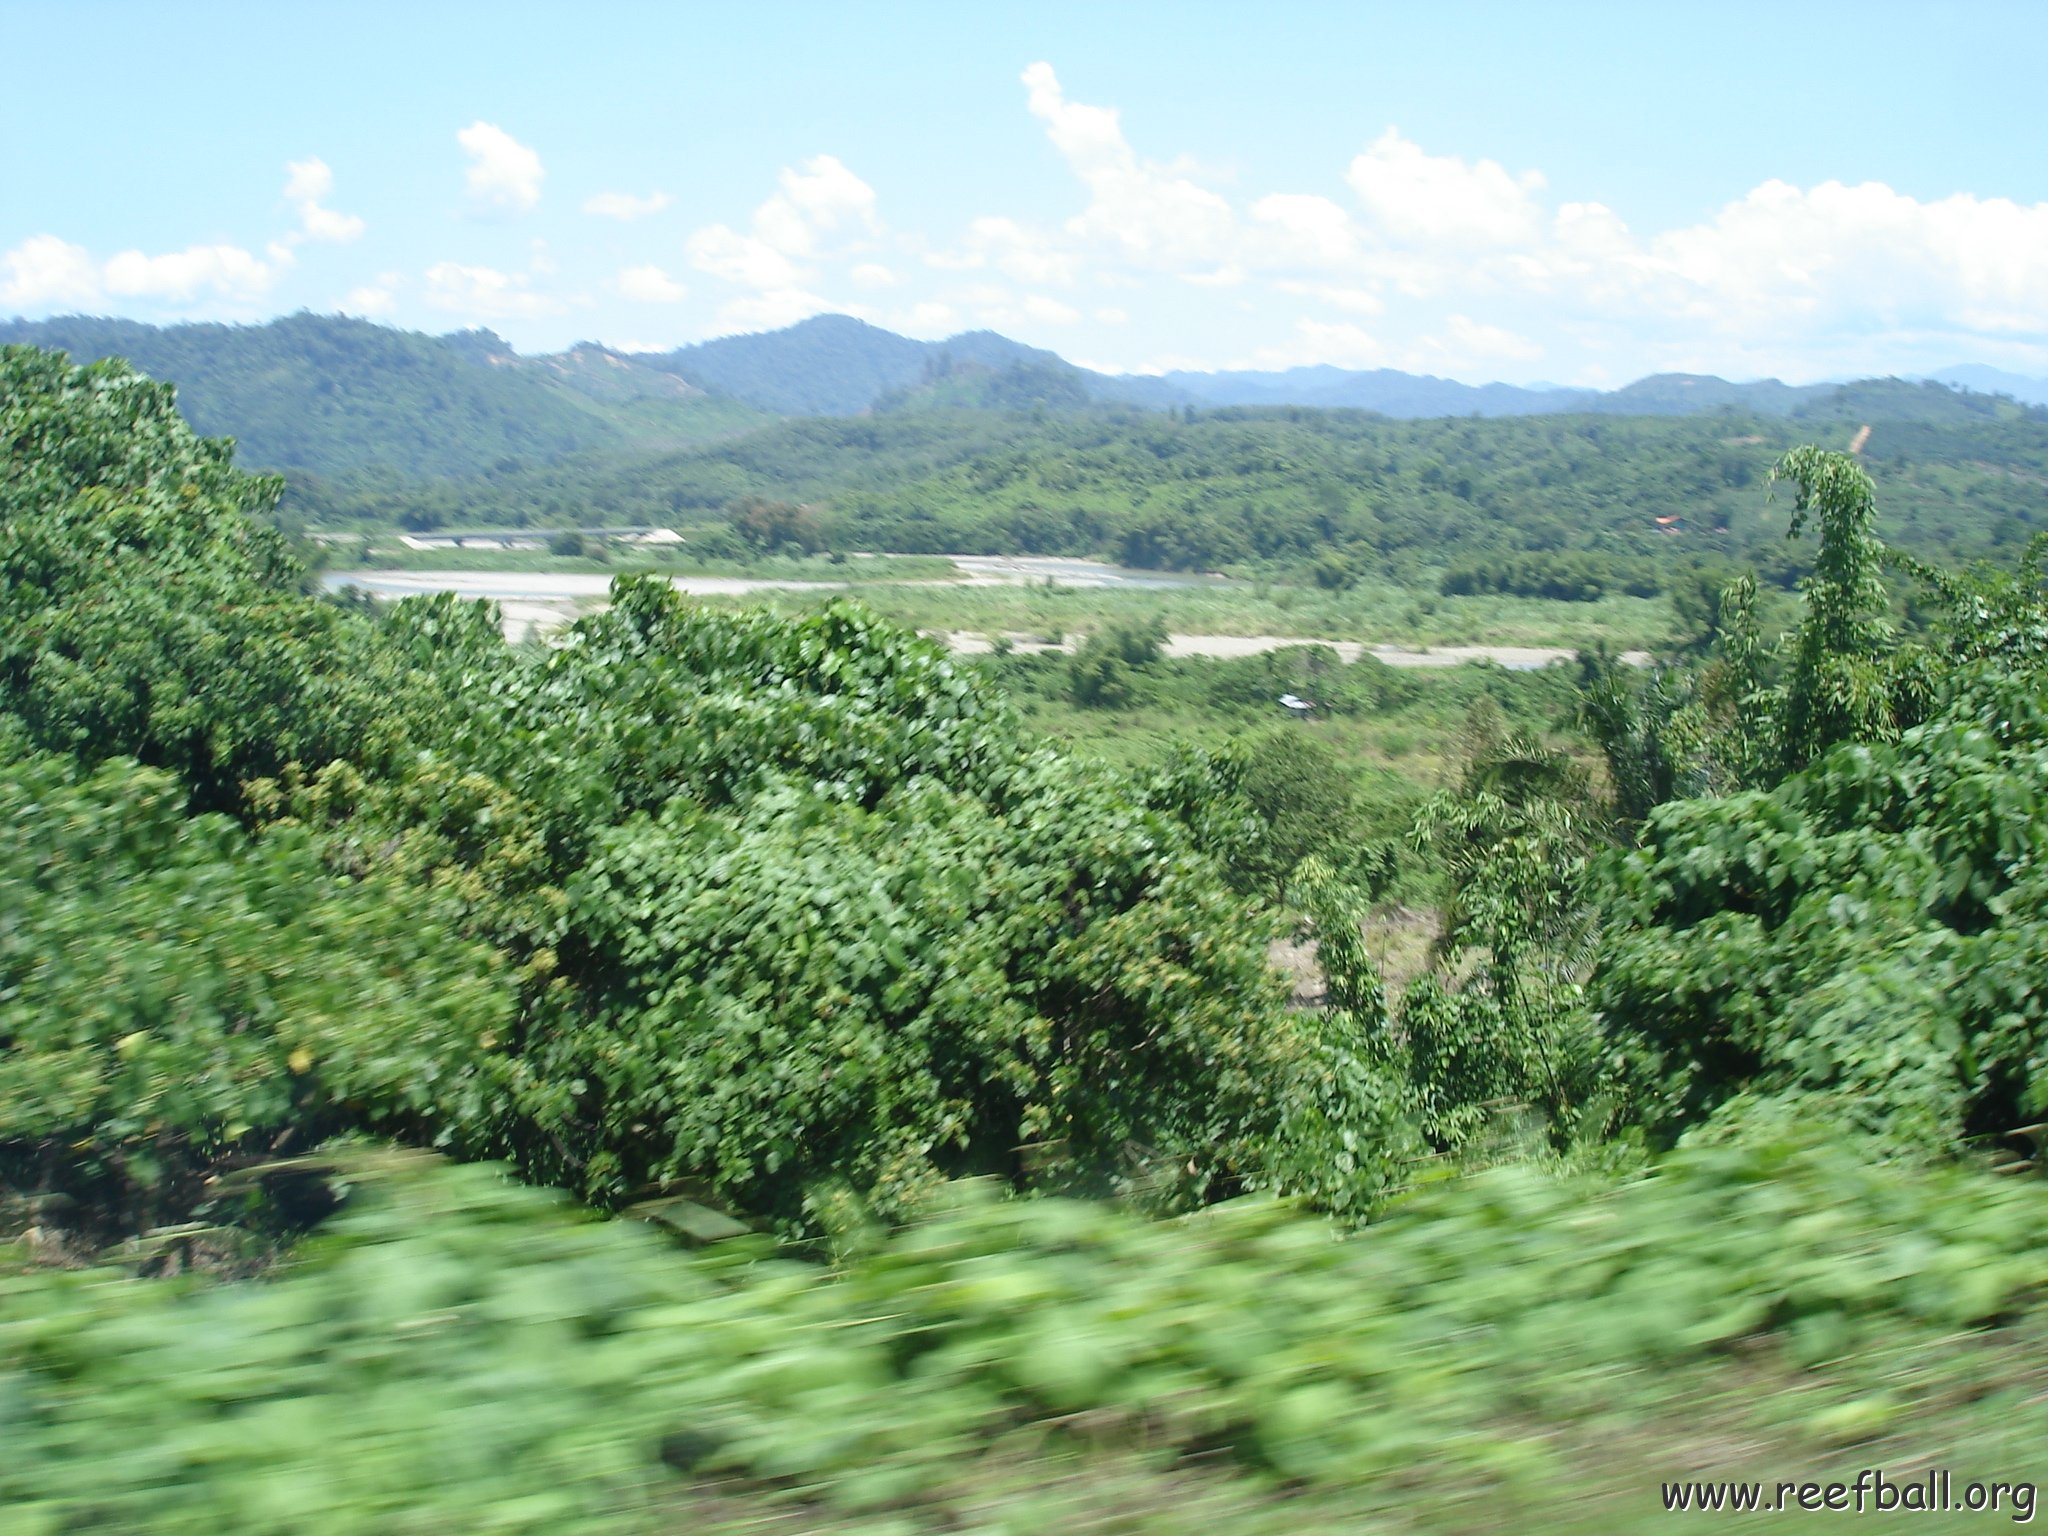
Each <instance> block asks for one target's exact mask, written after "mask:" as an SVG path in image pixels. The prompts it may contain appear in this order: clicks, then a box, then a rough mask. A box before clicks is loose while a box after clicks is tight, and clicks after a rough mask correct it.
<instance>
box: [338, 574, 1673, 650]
mask: <svg viewBox="0 0 2048 1536" xmlns="http://www.w3.org/2000/svg"><path fill="white" fill-rule="evenodd" d="M949 558H950V559H951V560H952V561H953V563H954V566H955V567H956V568H957V569H958V570H959V572H960V576H959V578H958V580H957V582H955V583H951V584H955V585H960V586H996V585H1005V586H1027V585H1036V584H1038V583H1041V582H1046V581H1052V582H1057V583H1058V584H1060V585H1062V586H1069V587H1086V588H1090V589H1095V590H1103V591H1108V590H1117V589H1123V590H1160V589H1163V588H1170V587H1191V586H1205V585H1211V584H1214V583H1216V582H1219V581H1221V579H1222V578H1220V577H1204V576H1177V575H1172V574H1166V573H1161V572H1156V571H1130V570H1123V569H1121V568H1119V567H1116V566H1111V565H1103V564H1100V563H1099V562H1096V561H1090V560H1069V559H1053V558H1046V557H1038V556H994V555H954V556H950V557H949ZM611 580H612V579H611V577H609V576H605V575H600V574H597V573H594V572H545V571H336V572H330V573H329V574H328V575H327V576H326V577H325V578H324V581H325V584H326V585H327V586H328V587H329V588H330V589H334V590H339V589H340V588H343V587H359V588H361V589H362V590H364V591H366V592H369V593H371V594H373V595H375V596H377V597H383V598H397V597H409V596H413V595H415V594H418V593H423V592H453V593H455V594H456V595H457V596H460V597H469V598H489V599H491V600H492V601H494V602H496V603H497V604H498V607H499V610H500V612H501V614H502V615H503V619H504V626H505V637H506V638H507V639H508V640H514V641H516V640H521V639H524V638H525V637H526V636H528V635H531V634H545V633H547V632H548V631H549V630H551V629H557V628H559V627H561V626H562V625H564V624H567V623H569V622H571V621H572V620H574V619H575V618H576V617H577V616H578V615H579V614H582V613H587V612H590V611H591V610H593V609H595V608H598V607H601V606H602V605H603V603H604V601H605V598H606V597H607V596H608V595H609V593H610V591H611ZM668 580H669V583H670V585H672V586H673V587H674V588H675V589H676V590H677V591H678V592H683V593H687V594H689V595H691V596H695V597H738V596H744V595H745V594H747V593H749V592H768V591H777V592H804V591H835V590H837V591H843V590H845V589H847V588H849V587H850V586H852V585H853V583H852V582H848V581H797V580H790V579H785V578H778V577H755V576H671V577H669V578H668ZM916 584H917V585H926V583H916ZM946 584H948V583H943V582H935V583H930V585H946ZM926 633H927V634H929V635H931V636H932V637H933V638H934V639H937V640H942V641H944V642H945V644H946V645H947V646H948V647H949V648H950V649H952V650H954V651H957V652H959V653H960V654H962V655H976V654H980V653H983V652H986V651H988V650H990V649H991V648H992V646H993V641H992V640H991V638H990V637H989V636H988V635H986V634H982V633H978V632H972V631H967V630H945V629H932V630H927V631H926ZM1005 638H1006V639H1007V640H1008V641H1009V643H1010V645H1011V647H1012V648H1013V649H1015V650H1017V651H1022V652H1031V651H1071V650H1072V649H1073V643H1072V642H1071V641H1067V642H1062V643H1053V642H1049V641H1046V640H1044V639H1042V638H1040V637H1037V636H1031V635H1009V636H1006V637H1005ZM1303 645H1318V646H1326V647H1328V648H1329V649H1330V650H1333V651H1335V652H1336V653H1337V654H1338V656H1340V657H1341V658H1343V660H1345V661H1347V662H1353V661H1357V660H1359V659H1360V658H1361V657H1363V656H1372V657H1374V658H1375V659H1376V660H1379V661H1381V662H1384V663H1385V664H1387V665H1388V666H1391V667H1454V666H1457V665H1459V664H1460V663H1461V662H1467V661H1490V662H1494V663H1497V664H1498V665H1500V666H1503V667H1508V668H1510V669H1513V670H1516V671H1536V670H1538V669H1540V668H1543V667H1547V666H1549V665H1551V664H1552V663H1553V662H1557V661H1568V660H1570V659H1571V657H1572V656H1573V654H1574V652H1573V650H1572V649H1571V648H1570V647H1569V646H1538V645H1445V646H1432V647H1430V648H1428V649H1425V650H1409V649H1406V648H1403V647H1401V646H1393V645H1369V644H1366V643H1364V642H1362V641H1358V640H1326V639H1318V638H1315V637H1311V636H1301V635H1190V634H1171V635H1168V636H1167V641H1166V654H1167V655H1169V656H1210V657H1218V658H1226V659H1227V658H1231V657H1238V656H1256V655H1258V654H1260V653H1261V652H1264V651H1277V650H1285V649H1287V648H1289V647H1291V646H1303ZM1622 660H1623V661H1625V662H1628V663H1630V664H1631V665H1636V666H1640V665H1643V664H1645V663H1647V662H1648V660H1649V656H1648V654H1647V653H1645V652H1642V651H1629V652H1626V653H1624V655H1623V656H1622Z"/></svg>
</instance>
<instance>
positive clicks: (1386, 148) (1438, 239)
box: [1345, 128, 1544, 247]
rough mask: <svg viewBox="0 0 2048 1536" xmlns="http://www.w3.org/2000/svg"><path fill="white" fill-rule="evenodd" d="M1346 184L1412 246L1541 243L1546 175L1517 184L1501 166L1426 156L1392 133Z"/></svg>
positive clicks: (1354, 167) (1383, 225)
mask: <svg viewBox="0 0 2048 1536" xmlns="http://www.w3.org/2000/svg"><path fill="white" fill-rule="evenodd" d="M1345 179H1346V180H1347V181H1349V182H1350V183H1351V189H1352V190H1353V191H1354V192H1356V193H1357V194H1358V199H1359V201H1360V202H1361V203H1363V204H1364V205H1365V208H1366V212H1367V213H1368V214H1370V215H1371V216H1372V220H1373V223H1374V225H1375V226H1376V228H1377V229H1378V230H1379V231H1380V232H1381V233H1383V234H1385V235H1386V236H1387V237H1389V238H1390V239H1392V240H1394V241H1396V242H1398V243H1402V244H1412V245H1448V246H1462V247H1475V246H1477V247H1484V246H1502V245H1516V244H1522V243H1526V242H1528V241H1530V240H1532V239H1534V238H1535V237H1536V235H1537V234H1538V232H1539V231H1540V229H1541V226H1542V210H1541V209H1540V208H1539V207H1538V205H1537V203H1536V199H1535V194H1536V193H1538V192H1540V191H1542V190H1543V187H1544V180H1543V176H1542V173H1541V172H1538V171H1525V172H1523V173H1522V175H1520V176H1510V175H1509V174H1508V173H1507V171H1505V170H1504V169H1502V167H1501V166H1500V165H1499V163H1498V162H1496V161H1492V160H1480V161H1478V162H1476V163H1468V162H1466V161H1464V160H1460V159H1458V158H1457V157H1456V156H1455V155H1430V154H1425V153H1424V152H1423V150H1422V147H1421V146H1420V145H1419V144H1415V143H1412V142H1411V141H1409V140H1407V139H1404V138H1402V137H1401V134H1400V132H1399V131H1398V130H1397V129H1393V128H1389V129H1388V130H1387V131H1386V132H1385V133H1383V134H1381V135H1380V136H1379V138H1378V139H1377V140H1375V141H1374V142H1373V144H1372V147H1371V148H1369V149H1368V150H1366V152H1365V153H1364V154H1362V155H1360V156H1358V157H1357V158H1356V159H1355V160H1353V161H1352V162H1351V169H1350V170H1349V171H1348V172H1347V173H1346V176H1345Z"/></svg>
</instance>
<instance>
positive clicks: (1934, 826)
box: [1592, 663, 2048, 1150]
mask: <svg viewBox="0 0 2048 1536" xmlns="http://www.w3.org/2000/svg"><path fill="white" fill-rule="evenodd" d="M1945 693H1946V698H1945V701H1944V703H1943V706H1942V707H1941V708H1940V709H1939V710H1938V711H1937V713H1936V715H1935V717H1934V718H1933V719H1931V720H1929V721H1928V722H1927V723H1925V724H1923V725H1919V726H1915V727H1913V728H1912V729H1910V730H1908V731H1906V732H1905V733H1904V734H1903V735H1902V736H1901V737H1900V738H1899V739H1898V740H1897V741H1894V742H1878V743H1873V744H1868V745H1865V744H1861V743H1852V744H1844V745H1842V746H1839V747H1837V748H1835V749H1833V750H1832V751H1830V752H1828V753H1827V754H1825V755H1824V756H1822V757H1821V758H1820V759H1819V760H1818V761H1817V762H1815V763H1814V764H1813V765H1812V766H1811V767H1809V768H1807V769H1806V770H1804V771H1803V772H1801V773H1798V774H1795V775H1793V776H1792V777H1790V778H1788V779H1786V780H1785V781H1784V782H1783V783H1781V784H1780V785H1778V786H1777V787H1776V788H1775V789H1773V790H1770V791H1768V792H1761V791H1751V792H1749V793H1746V794H1741V795H1735V796H1731V797H1729V798H1727V799H1725V800H1718V801H1698V802H1675V803H1673V804H1671V805H1667V806H1664V807H1662V808H1660V809H1659V810H1658V811H1656V812H1655V813H1654V814H1653V815H1652V816H1651V818H1650V820H1649V822H1648V824H1647V825H1646V826H1645V828H1644V832H1643V847H1642V848H1641V850H1640V851H1638V852H1635V853H1631V854H1629V855H1627V856H1626V857H1625V858H1622V859H1620V860H1619V861H1618V862H1617V863H1615V864H1614V865H1613V867H1612V868H1611V869H1610V870H1609V871H1608V873H1607V877H1606V884H1605V886H1604V887H1603V895H1602V898H1601V899H1602V901H1603V903H1604V905H1605V907H1606V910H1607V914H1608V915H1607V924H1608V932H1609V937H1608V940H1607V943H1606V946H1605V951H1604V954H1603V956H1602V960H1601V963H1600V966H1599V968H1598V970H1597V971H1596V973H1595V975H1594V978H1593V983H1592V990H1593V994H1594V1001H1595V1004H1596V1006H1597V1007H1599V1008H1600V1009H1601V1010H1602V1012H1603V1013H1604V1015H1605V1017H1606V1020H1607V1028H1608V1032H1609V1033H1610V1035H1611V1036H1612V1037H1613V1038H1614V1039H1615V1040H1616V1041H1617V1043H1619V1044H1620V1045H1622V1046H1623V1047H1624V1048H1626V1049H1628V1050H1629V1051H1630V1052H1631V1053H1632V1055H1633V1057H1634V1059H1635V1068H1634V1070H1635V1073H1636V1075H1637V1078H1638V1081H1639V1084H1640V1089H1639V1091H1640V1093H1641V1095H1642V1100H1643V1102H1642V1108H1641V1113H1642V1114H1643V1116H1644V1118H1645V1119H1646V1121H1647V1123H1649V1124H1650V1125H1651V1126H1653V1127H1655V1128H1657V1129H1660V1130H1662V1131H1663V1132H1665V1133H1666V1134H1669V1133H1670V1132H1671V1131H1673V1130H1675V1129H1676V1128H1679V1127H1682V1126H1684V1125H1686V1124H1689V1123H1692V1122H1693V1121H1695V1120H1697V1119H1698V1118H1699V1117H1700V1116H1701V1115H1703V1114H1705V1113H1707V1112H1709V1111H1710V1110H1712V1109H1713V1107H1714V1106H1715V1105H1716V1104H1718V1103H1719V1102H1720V1101H1721V1100H1723V1099H1724V1098H1726V1097H1728V1096H1729V1095H1731V1094H1735V1093H1738V1092H1748V1093H1762V1094H1787V1093H1797V1094H1802V1095H1813V1096H1825V1097H1827V1098H1828V1099H1830V1100H1831V1101H1832V1102H1833V1103H1834V1104H1835V1105H1836V1106H1837V1110H1836V1112H1835V1115H1836V1118H1844V1117H1846V1118H1847V1119H1848V1120H1849V1121H1850V1122H1851V1123H1853V1124H1854V1125H1856V1126H1857V1127H1858V1128H1860V1129H1862V1130H1864V1131H1866V1132H1872V1133H1875V1134H1877V1135H1879V1136H1880V1137H1883V1138H1885V1139H1888V1140H1891V1141H1893V1142H1895V1143H1898V1144H1904V1145H1910V1146H1913V1147H1917V1148H1920V1149H1922V1150H1939V1149H1943V1148H1946V1147H1949V1146H1951V1145H1953V1143H1954V1142H1955V1141H1956V1140H1957V1139H1958V1138H1960V1137H1962V1136H1965V1135H1969V1134H1976V1133H2004V1132H2007V1131H2010V1130H2012V1129H2014V1128H2015V1127H2017V1126H2018V1125H2020V1124H2022V1123H2024V1122H2026V1121H2028V1120H2030V1119H2034V1118H2038V1117H2039V1114H2040V1111H2041V1110H2042V1109H2043V1108H2044V1107H2048V1072H2044V1061H2048V1033H2044V1030H2048V1021H2044V1018H2043V1014H2042V1009H2041V1005H2040V1001H2039V998H2038V990H2039V989H2038V987H2037V986H2036V985H2035V984H2034V982H2033V980H2032V978H2033V977H2036V976H2038V975H2039V974H2040V967H2041V966H2042V965H2043V963H2044V962H2048V927H2044V925H2043V923H2042V921H2041V913H2042V912H2043V911H2044V910H2048V887H2044V886H2043V884H2042V880H2043V875H2042V869H2043V864H2042V858H2041V854H2042V851H2043V850H2042V847H2041V838H2042V836H2043V829H2044V827H2048V819H2044V818H2048V727H2044V724H2043V721H2044V718H2048V716H2044V708H2048V706H2044V700H2043V696H2042V685H2041V680H2040V675H2039V674H2038V673H2033V674H2031V675H2030V674H2018V675H2015V674H2013V673H2011V672H2009V671H2005V670H2004V669H2002V668H1999V667H1997V666H1996V665H1995V664H1987V663H1979V664H1976V665H1974V666H1971V667H1969V668H1967V669H1965V670H1963V671H1960V672H1958V673H1956V674H1955V675H1953V676H1951V677H1950V678H1949V679H1948V681H1947V684H1946V688H1945Z"/></svg>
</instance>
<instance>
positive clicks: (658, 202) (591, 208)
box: [583, 192, 669, 223]
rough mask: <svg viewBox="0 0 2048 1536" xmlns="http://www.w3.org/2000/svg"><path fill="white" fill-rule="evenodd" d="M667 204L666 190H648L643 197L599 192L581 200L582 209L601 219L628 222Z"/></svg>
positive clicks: (656, 210) (652, 212)
mask: <svg viewBox="0 0 2048 1536" xmlns="http://www.w3.org/2000/svg"><path fill="white" fill-rule="evenodd" d="M668 205H669V195H668V194H667V193H666V192H650V193H648V194H647V196H645V197H635V196H633V194H632V193H630V192H599V193H596V194H594V195H593V196H590V197H586V198H585V199H584V200H583V211H584V212H585V213H594V214H596V215H597V216H598V217H599V218H601V219H620V220H623V221H625V222H628V223H630V222H631V221H632V220H634V219H644V218H646V217H647V216H648V215H649V214H654V213H659V212H661V210H662V209H664V208H666V207H667V206H668Z"/></svg>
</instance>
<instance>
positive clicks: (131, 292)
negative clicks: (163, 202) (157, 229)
mask: <svg viewBox="0 0 2048 1536" xmlns="http://www.w3.org/2000/svg"><path fill="white" fill-rule="evenodd" d="M275 275H276V274H275V271H274V270H273V268H272V267H271V266H270V265H269V264H268V263H266V262H264V261H262V260H261V259H260V258H258V257H256V256H252V255H251V254H250V253H249V252H247V251H245V250H243V249H242V248H241V247H240V246H238V245H193V246H187V247H186V248H185V249H184V250H182V251H169V252H166V253H165V254H163V255H160V256H148V255H144V254H143V253H142V252H141V251H122V252H121V253H120V254H119V255H117V256H112V257H109V258H108V260H107V264H106V266H105V267H104V268H102V269H101V277H102V280H103V281H104V283H105V285H106V290H107V292H109V293H112V294H119V295H121V296H124V297H133V298H152V299H173V300H189V299H192V298H195V297H197V296H198V295H199V294H200V293H202V292H210V293H212V294H214V295H216V296H218V297H221V298H228V299H245V300H246V299H257V298H261V297H262V296H263V295H264V294H265V293H266V292H268V291H269V288H270V284H271V280H272V279H273V277H274V276H275Z"/></svg>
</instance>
